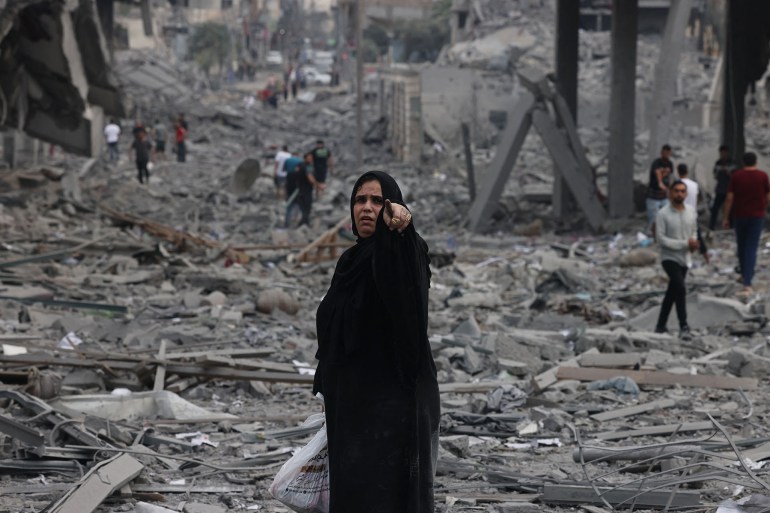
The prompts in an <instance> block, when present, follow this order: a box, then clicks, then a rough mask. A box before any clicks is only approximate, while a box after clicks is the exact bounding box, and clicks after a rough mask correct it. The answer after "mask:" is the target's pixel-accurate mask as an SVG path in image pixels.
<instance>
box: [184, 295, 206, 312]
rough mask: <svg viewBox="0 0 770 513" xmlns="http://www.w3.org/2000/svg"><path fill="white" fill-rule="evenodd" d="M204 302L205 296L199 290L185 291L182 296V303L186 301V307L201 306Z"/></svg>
mask: <svg viewBox="0 0 770 513" xmlns="http://www.w3.org/2000/svg"><path fill="white" fill-rule="evenodd" d="M202 302H203V296H201V295H200V293H198V292H193V291H188V292H185V293H184V296H182V303H184V306H185V307H187V308H189V309H191V310H193V309H195V308H198V307H199V306H201V303H202Z"/></svg>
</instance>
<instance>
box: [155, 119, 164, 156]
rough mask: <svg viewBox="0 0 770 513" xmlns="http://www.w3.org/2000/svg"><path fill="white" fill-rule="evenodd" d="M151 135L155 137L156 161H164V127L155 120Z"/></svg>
mask: <svg viewBox="0 0 770 513" xmlns="http://www.w3.org/2000/svg"><path fill="white" fill-rule="evenodd" d="M152 133H153V135H154V136H155V137H154V139H155V155H157V156H158V159H161V160H166V125H164V124H163V123H161V121H160V120H159V119H156V120H155V125H154V126H153V127H152Z"/></svg>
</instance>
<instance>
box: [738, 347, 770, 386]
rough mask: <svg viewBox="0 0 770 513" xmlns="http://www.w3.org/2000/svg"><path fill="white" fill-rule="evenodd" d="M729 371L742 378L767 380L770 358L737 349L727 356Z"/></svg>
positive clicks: (769, 371) (769, 372)
mask: <svg viewBox="0 0 770 513" xmlns="http://www.w3.org/2000/svg"><path fill="white" fill-rule="evenodd" d="M727 370H729V371H730V372H731V373H732V374H735V375H736V376H740V377H742V378H767V377H768V376H770V358H767V357H764V356H760V355H758V354H756V353H752V352H751V351H748V350H746V349H742V348H738V347H736V348H734V349H733V350H732V351H730V353H729V354H728V355H727Z"/></svg>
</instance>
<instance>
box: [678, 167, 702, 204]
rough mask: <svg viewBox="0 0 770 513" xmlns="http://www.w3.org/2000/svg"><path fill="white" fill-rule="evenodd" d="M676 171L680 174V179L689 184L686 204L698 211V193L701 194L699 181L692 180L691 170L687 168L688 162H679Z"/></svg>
mask: <svg viewBox="0 0 770 513" xmlns="http://www.w3.org/2000/svg"><path fill="white" fill-rule="evenodd" d="M676 172H677V174H678V175H679V179H680V180H682V181H683V182H684V184H685V185H686V186H687V197H686V198H685V199H684V204H685V205H690V206H691V207H692V208H694V209H695V212H697V211H698V195H699V194H700V189H699V188H698V183H697V182H695V181H693V180H690V177H689V175H690V171H689V170H688V169H687V164H679V165H678V166H676Z"/></svg>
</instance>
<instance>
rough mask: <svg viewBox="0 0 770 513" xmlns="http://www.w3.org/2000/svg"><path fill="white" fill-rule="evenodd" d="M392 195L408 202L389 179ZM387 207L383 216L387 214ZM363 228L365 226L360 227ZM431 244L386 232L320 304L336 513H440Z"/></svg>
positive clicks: (364, 244)
mask: <svg viewBox="0 0 770 513" xmlns="http://www.w3.org/2000/svg"><path fill="white" fill-rule="evenodd" d="M372 177H374V178H376V179H377V180H378V181H379V182H380V184H381V186H382V190H383V197H384V198H385V199H390V200H391V201H392V202H394V203H399V204H402V205H403V199H402V197H401V191H400V190H399V188H398V185H397V184H396V182H395V181H394V180H393V179H392V178H391V177H390V176H389V175H387V174H385V173H381V172H371V173H367V174H365V175H363V176H362V177H361V178H359V180H358V182H356V185H355V186H354V189H353V194H352V195H351V217H352V206H353V199H354V197H355V191H356V190H357V189H358V187H359V186H360V185H361V184H362V183H363V182H365V181H368V179H371V178H372ZM384 210H385V209H384V207H383V211H384ZM353 225H354V226H355V220H354V221H353ZM428 264H429V260H428V254H427V245H426V244H425V242H424V241H423V240H422V238H420V236H419V235H417V232H416V231H415V230H414V227H413V226H412V225H410V226H409V227H408V228H407V229H406V230H404V232H403V234H400V233H398V231H390V230H388V229H387V226H385V223H384V221H383V216H382V212H380V215H379V218H378V219H377V229H376V231H375V233H374V235H372V236H371V237H368V238H365V239H364V238H359V239H358V242H357V244H356V245H355V246H354V247H352V248H350V249H349V250H347V251H346V252H345V253H344V254H343V255H342V257H340V260H339V262H338V263H337V268H336V269H335V273H334V277H333V278H332V283H331V286H330V288H329V291H328V292H327V294H326V296H325V297H324V299H323V301H322V302H321V305H320V306H319V308H318V314H317V329H318V353H317V354H316V357H317V358H318V360H319V364H318V369H317V371H316V377H315V384H314V389H315V391H320V392H322V393H323V395H324V402H325V406H326V429H327V434H328V439H329V484H330V493H331V497H330V513H433V511H434V501H433V479H434V476H435V466H436V456H437V449H438V427H439V415H440V412H439V395H438V384H437V382H436V368H435V364H434V362H433V357H432V355H431V352H430V346H429V344H428V337H427V325H428V287H429V284H430V270H429V268H428Z"/></svg>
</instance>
